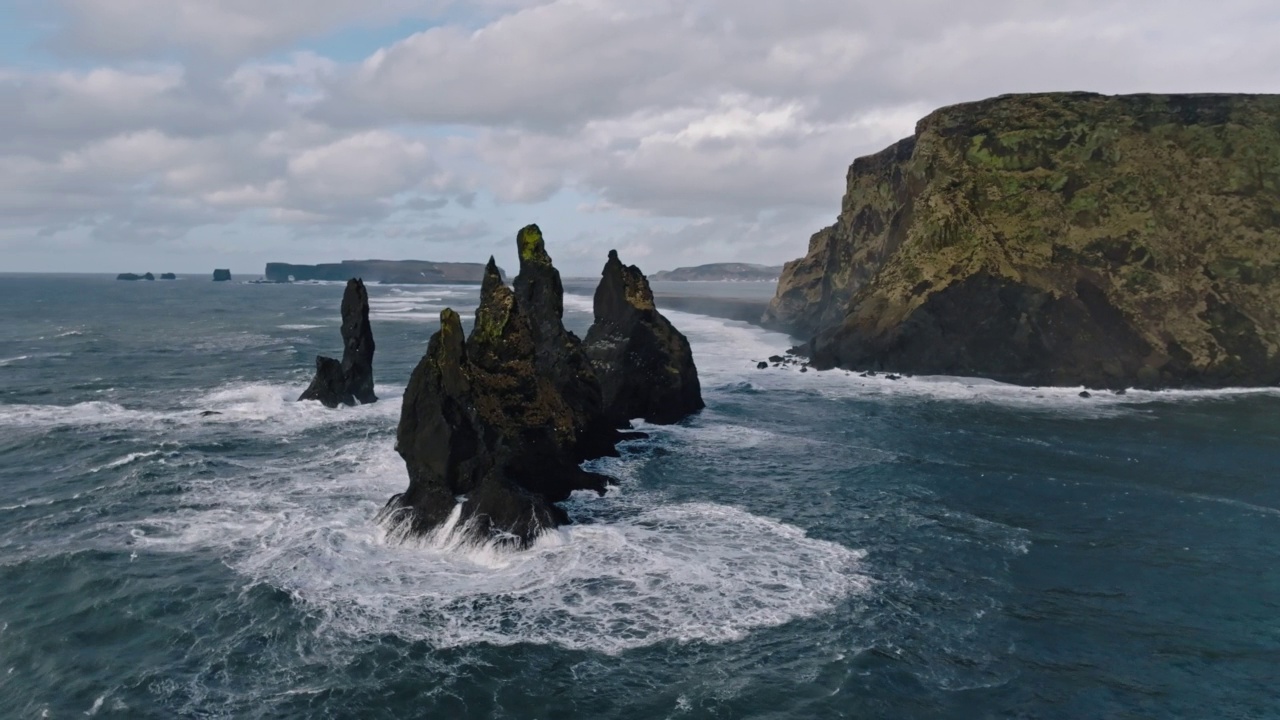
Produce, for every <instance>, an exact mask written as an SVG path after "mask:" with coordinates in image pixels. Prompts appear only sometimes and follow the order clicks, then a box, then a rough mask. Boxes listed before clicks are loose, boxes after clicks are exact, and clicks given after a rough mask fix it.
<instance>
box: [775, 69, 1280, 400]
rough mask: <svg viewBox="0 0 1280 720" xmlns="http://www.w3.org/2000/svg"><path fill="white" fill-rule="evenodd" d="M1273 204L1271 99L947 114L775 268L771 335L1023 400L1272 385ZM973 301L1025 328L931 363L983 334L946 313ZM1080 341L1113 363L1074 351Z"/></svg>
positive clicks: (1160, 100)
mask: <svg viewBox="0 0 1280 720" xmlns="http://www.w3.org/2000/svg"><path fill="white" fill-rule="evenodd" d="M1277 188H1280V96H1274V95H1130V96H1103V95H1095V94H1087V93H1047V94H1035V95H1011V96H1002V97H998V98H992V99H989V100H984V101H981V102H975V103H966V104H962V105H956V106H952V107H947V108H943V109H941V110H938V111H936V112H934V113H932V114H930V115H929V116H927V117H925V118H924V119H922V120H921V121H920V123H919V124H918V125H917V128H916V134H915V135H914V136H913V137H910V138H907V139H906V140H903V141H901V142H899V143H896V144H895V145H893V146H891V147H889V148H887V149H886V150H884V151H882V152H880V153H877V154H876V155H871V156H868V157H864V158H859V159H857V160H855V161H854V163H853V165H852V166H851V167H850V169H849V173H848V177H847V190H846V193H845V197H844V200H843V203H842V211H841V213H840V215H839V217H838V219H837V221H836V223H835V224H834V225H832V226H831V227H829V228H826V229H824V230H823V231H821V232H819V233H817V234H816V235H814V236H813V238H812V239H811V241H810V246H809V252H808V254H807V255H806V256H805V257H804V258H801V259H799V260H796V261H793V262H792V263H788V264H787V266H786V267H785V268H784V270H783V275H782V278H781V280H780V282H779V286H778V293H777V296H776V297H775V298H774V301H773V303H772V304H771V305H770V308H769V311H768V312H767V313H766V316H765V321H766V322H767V323H770V324H773V325H775V326H778V327H781V328H784V329H787V330H790V331H792V332H793V333H796V334H799V335H800V336H802V337H805V338H810V337H812V338H813V340H814V343H813V344H814V351H815V360H818V361H819V362H820V364H821V363H826V364H834V365H844V366H881V367H891V368H894V369H899V370H906V371H918V372H954V373H964V374H976V375H987V376H994V377H1000V378H1003V379H1009V380H1015V381H1024V382H1029V383H1046V382H1060V383H1077V382H1084V383H1091V384H1105V385H1116V384H1159V385H1181V384H1201V385H1222V384H1273V383H1275V382H1277V381H1280V360H1278V353H1280V283H1278V282H1277V274H1276V268H1277V267H1278V266H1280V228H1278V224H1280V193H1278V192H1277ZM979 276H981V277H982V278H986V280H981V281H979V280H975V279H974V278H977V277H979ZM1081 283H1084V284H1083V285H1082V284H1081ZM1082 287H1087V288H1094V289H1096V291H1097V292H1096V293H1094V291H1093V290H1085V291H1084V294H1083V295H1082V294H1081V288H1082ZM948 288H956V289H954V290H951V291H950V294H944V293H948ZM960 288H963V289H960ZM984 290H985V291H991V292H1002V293H1004V294H1005V295H1006V296H1007V297H1008V298H1013V297H1018V298H1022V300H1025V301H1026V302H1030V303H1032V305H1033V306H1029V307H1021V308H1020V307H1013V306H1010V305H1009V304H1008V303H1004V304H1000V303H997V305H998V306H999V307H1000V308H1004V309H1003V310H999V311H1000V312H1010V313H1014V312H1016V313H1017V314H1018V316H1019V317H1021V316H1025V317H1026V321H1025V323H1022V324H1021V325H1019V322H1018V320H1019V318H1018V317H1015V318H1013V322H1011V323H1010V324H1009V325H1008V328H1009V332H1010V333H1011V334H1010V335H1009V336H1008V337H1003V336H995V335H983V337H984V338H985V339H984V342H986V343H988V344H992V347H991V348H990V349H989V351H987V352H977V351H974V352H966V353H961V355H963V357H959V356H957V355H956V354H955V353H949V352H935V353H932V354H931V353H929V352H926V351H925V350H924V349H923V348H925V347H927V346H928V343H924V344H920V343H923V340H921V339H920V338H922V337H923V336H924V335H925V334H929V336H930V337H931V338H932V340H931V341H930V342H933V343H938V344H944V343H946V344H951V345H953V346H954V345H962V346H964V345H966V344H968V343H969V342H970V341H971V340H972V338H974V337H976V336H977V335H979V334H981V332H980V331H981V330H982V328H979V327H978V325H979V324H980V323H981V322H982V320H983V319H982V318H980V317H977V316H973V315H972V314H971V315H970V316H968V319H966V317H967V316H966V315H965V314H964V313H951V312H950V311H949V310H947V311H944V310H943V305H946V304H947V303H949V302H953V301H955V300H957V299H961V298H963V299H965V300H966V301H967V302H979V299H978V297H977V296H976V295H975V293H978V292H979V291H984ZM1085 296H1088V297H1085ZM947 298H952V299H951V300H948V299H947ZM1035 298H1038V299H1035ZM1015 305H1016V303H1015ZM1209 307H1214V308H1219V310H1215V311H1212V312H1210V311H1209V310H1208V309H1207V308H1209ZM1221 308H1227V309H1228V310H1222V309H1221ZM989 310H990V311H993V312H994V311H997V308H996V306H992V307H991V308H989ZM1053 313H1057V314H1056V315H1054V314H1053ZM1102 315H1106V316H1107V317H1106V318H1105V321H1104V320H1103V319H1100V318H1101V316H1102ZM944 317H945V318H947V323H950V324H946V323H942V324H940V323H941V319H942V318H944ZM1228 317H1229V318H1230V319H1231V322H1232V328H1233V329H1232V330H1231V331H1230V332H1229V333H1226V334H1224V333H1223V332H1221V331H1220V330H1221V328H1219V327H1217V324H1218V323H1221V322H1225V320H1224V318H1228ZM1068 318H1072V319H1071V320H1070V321H1071V322H1076V323H1083V325H1082V326H1081V327H1080V328H1078V329H1079V330H1080V332H1078V333H1076V334H1075V337H1076V339H1075V340H1073V339H1072V334H1071V333H1059V334H1055V333H1058V330H1057V329H1055V330H1054V331H1053V332H1050V331H1049V330H1047V329H1046V328H1045V327H1041V326H1040V325H1037V323H1039V322H1041V321H1043V322H1045V323H1047V322H1049V321H1050V320H1053V321H1054V322H1059V323H1063V322H1068ZM1090 323H1092V325H1090ZM994 324H997V325H998V324H999V323H994ZM1084 325H1089V327H1088V328H1086V327H1084ZM1244 325H1247V326H1248V327H1249V328H1250V330H1249V331H1248V332H1246V331H1244V330H1241V329H1240V328H1241V327H1243V326H1244ZM1104 326H1105V327H1104ZM1019 327H1021V328H1023V329H1022V330H1021V331H1019V330H1017V328H1019ZM1090 328H1092V329H1090ZM1095 331H1096V332H1095ZM984 332H985V331H984ZM1019 333H1020V334H1019ZM1015 334H1017V336H1018V337H1021V338H1024V339H1025V338H1031V339H1032V340H1034V341H1035V342H1040V343H1041V345H1043V344H1044V343H1046V342H1048V343H1049V345H1048V346H1046V347H1037V348H1030V346H1023V345H1019V341H1017V340H1016V339H1015V337H1014V335H1015ZM1050 336H1053V337H1052V338H1051V337H1050ZM1083 337H1091V338H1094V339H1095V340H1097V339H1099V338H1104V337H1105V338H1110V340H1108V341H1107V342H1109V343H1110V344H1106V343H1104V344H1103V345H1100V346H1097V347H1095V348H1093V349H1091V350H1089V351H1087V352H1085V351H1081V350H1080V348H1079V347H1078V346H1079V344H1080V342H1082V341H1081V340H1080V339H1079V338H1083ZM1224 337H1227V338H1234V340H1227V341H1224V340H1223V338H1224ZM1240 338H1247V341H1245V340H1240ZM1050 340H1052V342H1050ZM1099 341H1100V342H1101V340H1099ZM1224 342H1226V345H1224ZM1232 343H1235V344H1236V345H1240V343H1245V344H1246V345H1248V351H1247V352H1244V354H1243V355H1242V354H1241V352H1240V351H1236V352H1233V351H1232V349H1231V348H1229V347H1227V345H1231V344H1232ZM908 346H910V347H915V348H916V350H913V351H912V353H915V354H911V353H908V352H907V351H906V350H905V348H907V347H908ZM1242 347H1243V346H1242ZM935 349H938V348H935ZM997 355H1001V356H1011V357H1013V358H1015V360H1016V361H1015V362H1012V363H1009V362H1006V361H1005V360H1004V359H1000V360H999V361H998V362H997V360H996V359H995V356H997ZM930 357H933V358H934V359H933V360H930ZM948 358H950V359H948ZM957 358H958V359H957ZM1233 358H1245V359H1243V360H1235V359H1233Z"/></svg>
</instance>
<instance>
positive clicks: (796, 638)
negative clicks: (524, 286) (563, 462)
mask: <svg viewBox="0 0 1280 720" xmlns="http://www.w3.org/2000/svg"><path fill="white" fill-rule="evenodd" d="M568 286H569V287H570V290H571V292H572V293H573V294H570V295H568V296H566V301H565V302H566V309H567V313H566V324H567V325H568V326H569V327H570V328H571V329H573V330H575V331H576V332H578V333H579V334H580V335H581V334H583V333H585V330H586V328H587V326H588V325H589V323H590V320H591V318H590V310H591V300H590V297H589V295H588V294H586V290H584V289H583V288H584V287H588V286H583V285H581V284H578V285H575V284H573V283H568ZM699 286H700V289H699V290H698V291H697V293H694V294H702V295H706V296H709V297H714V298H717V299H725V298H729V299H732V298H735V297H744V298H748V299H752V298H754V299H759V296H760V294H761V289H760V286H758V285H752V284H745V283H713V284H699ZM342 289H343V288H342V286H341V285H340V284H294V285H254V284H245V283H238V282H233V283H213V282H210V281H209V280H208V279H207V276H201V277H184V278H181V279H179V280H177V281H170V282H161V281H157V282H132V283H130V282H119V281H116V280H114V279H112V278H110V277H106V276H102V277H98V276H51V275H13V274H9V275H4V276H0V305H2V306H3V307H5V308H8V310H7V311H6V312H5V316H4V320H3V322H0V381H2V382H0V717H3V718H41V717H50V718H70V717H76V718H82V717H86V716H88V717H97V718H188V717H197V718H222V717H227V718H402V717H424V718H547V719H551V718H556V719H560V718H691V719H692V718H769V719H771V720H772V719H777V720H781V719H789V718H797V719H798V718H806V719H807V718H1166V717H1186V718H1265V717H1280V689H1278V688H1277V681H1280V442H1277V439H1278V438H1280V391H1277V390H1275V389H1269V390H1222V391H1203V392H1200V391H1182V392H1142V391H1135V390H1131V391H1129V392H1128V393H1126V394H1124V395H1115V394H1111V393H1105V392H1095V393H1093V395H1092V397H1089V398H1083V397H1080V396H1079V391H1080V388H1023V387H1014V386H1009V385H1002V384H998V383H993V382H989V381H983V380H977V379H972V378H947V377H908V378H901V379H898V380H891V379H888V378H886V377H885V376H883V375H880V376H877V377H865V378H864V377H860V376H859V375H858V374H855V373H846V372H844V371H829V372H822V373H819V372H812V371H810V372H804V373H802V372H800V371H799V368H796V367H789V368H772V367H771V368H769V369H767V370H758V369H756V363H757V362H758V361H760V360H763V359H765V358H766V357H767V356H769V355H772V354H775V353H778V352H780V351H782V350H785V349H786V348H787V347H788V346H789V345H791V344H792V342H791V339H790V338H787V337H786V336H784V335H780V334H777V333H772V332H768V331H766V330H763V329H761V328H758V327H755V326H752V325H749V324H747V323H744V322H740V321H736V320H727V319H721V318H717V317H712V316H708V315H701V314H697V313H696V312H691V311H690V308H693V309H696V303H693V304H690V303H685V304H683V305H681V307H682V308H684V310H682V311H675V310H672V311H670V312H668V317H669V318H670V319H671V320H672V321H673V322H674V323H675V325H676V326H677V327H678V328H679V329H680V330H681V331H683V332H684V333H685V334H686V335H687V336H688V337H689V339H690V342H691V343H692V347H693V352H694V356H695V360H696V362H697V365H698V369H699V373H700V376H701V380H702V386H703V394H704V397H705V399H706V402H707V409H706V410H705V411H703V412H702V413H701V414H699V415H697V416H695V417H693V418H690V419H689V420H687V421H685V422H684V423H681V424H679V425H676V426H668V427H651V426H643V425H642V429H644V430H645V431H646V432H648V433H650V438H649V439H648V440H642V441H636V442H632V443H628V444H627V445H625V446H624V449H623V455H622V457H620V458H616V459H606V460H602V461H597V462H595V463H593V465H594V468H593V469H597V470H600V471H602V472H606V473H608V474H610V475H612V476H614V477H616V478H617V480H618V484H617V487H615V488H613V489H612V490H611V491H610V492H609V493H607V494H606V495H605V496H604V497H597V496H595V495H594V494H582V495H578V496H575V497H574V498H572V499H571V500H570V501H569V503H568V504H567V507H568V509H569V512H570V514H571V515H572V517H573V518H574V520H575V524H574V525H572V526H569V527H565V528H563V529H561V530H558V531H556V532H554V533H551V534H549V535H547V536H545V537H543V538H542V539H541V540H539V542H538V543H537V544H536V545H535V546H534V547H533V548H532V549H530V550H528V551H524V552H519V551H503V550H497V549H494V548H489V547H457V546H444V545H434V544H431V543H427V542H419V543H410V544H397V543H394V542H389V541H388V540H387V538H386V537H385V536H384V533H383V532H382V530H381V529H380V528H379V527H378V526H377V525H375V523H374V521H373V519H374V516H375V514H376V513H377V511H378V509H379V508H381V507H382V505H383V503H385V502H386V500H387V499H388V498H389V497H390V496H391V495H392V494H394V493H396V492H399V491H401V490H403V489H404V488H405V487H406V486H407V479H406V476H405V472H404V465H403V463H402V461H401V460H400V458H399V456H397V455H396V453H395V450H394V436H395V426H396V422H397V419H398V415H399V409H400V395H401V393H402V392H403V388H404V385H405V383H406V381H407V379H408V376H409V372H410V370H411V369H412V368H413V366H414V365H415V364H416V362H417V361H418V359H419V358H420V357H421V354H422V353H423V351H424V350H425V348H426V343H427V340H428V338H429V336H430V335H431V333H432V332H433V331H434V330H435V327H436V323H437V315H438V312H439V310H440V309H441V308H443V307H445V306H451V307H454V308H455V309H458V310H459V311H460V312H461V314H462V315H463V319H464V322H467V323H469V321H470V319H471V313H472V311H473V310H474V308H475V304H476V301H477V297H478V290H477V289H476V288H474V287H433V286H383V285H371V286H370V287H369V293H370V303H371V308H372V313H371V319H372V323H373V331H374V335H375V339H376V341H377V346H378V349H377V354H376V356H375V359H374V367H375V373H376V379H377V392H378V395H379V396H380V398H381V400H380V402H378V403H376V404H372V405H367V406H361V407H356V408H342V409H339V410H327V409H325V408H323V407H322V406H320V405H319V404H318V403H296V402H294V398H296V397H297V395H298V394H299V393H300V392H301V391H302V390H303V389H304V388H305V387H306V385H307V383H308V381H309V380H310V377H311V374H312V372H313V368H314V365H313V363H314V357H315V355H316V354H317V353H318V352H323V353H328V354H334V355H336V354H338V353H339V352H340V348H341V341H340V337H339V331H338V328H339V324H340V318H339V316H338V308H339V302H340V299H341V295H342ZM668 289H670V288H669V287H668ZM659 305H660V307H661V306H662V300H661V298H660V299H659ZM210 411H211V412H213V413H216V414H204V413H208V412H210Z"/></svg>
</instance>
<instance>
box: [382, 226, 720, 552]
mask: <svg viewBox="0 0 1280 720" xmlns="http://www.w3.org/2000/svg"><path fill="white" fill-rule="evenodd" d="M516 242H517V246H518V249H519V254H520V274H519V275H518V276H517V277H516V279H515V288H514V290H513V289H512V288H510V287H507V285H506V284H505V283H504V282H503V280H502V277H501V274H500V273H499V271H498V267H497V265H496V264H494V262H493V259H492V258H490V260H489V264H488V265H487V266H486V268H485V276H484V282H483V284H482V285H481V289H480V306H479V307H478V308H477V309H476V315H475V318H476V319H475V326H474V327H473V328H472V331H471V334H470V336H469V337H466V338H465V339H464V337H463V331H462V322H461V319H460V318H459V317H458V314H457V313H456V312H454V311H453V310H452V309H446V310H444V311H443V312H441V313H440V330H439V331H437V332H436V333H435V334H434V335H432V336H431V340H430V342H429V343H428V345H427V352H426V355H424V356H423V358H422V360H421V362H419V363H418V366H417V367H416V368H415V369H414V371H413V374H412V375H411V376H410V379H409V385H408V387H407V388H406V389H405V393H404V402H403V404H402V406H401V412H400V425H399V427H398V428H397V431H396V450H397V451H398V452H399V453H400V455H401V457H403V458H404V461H405V466H406V469H407V470H408V474H409V488H408V490H406V491H405V492H404V493H401V494H399V495H396V496H395V497H393V498H391V500H390V501H389V502H388V503H387V506H386V508H384V510H383V513H382V516H381V519H382V521H383V522H384V523H386V524H387V525H388V526H389V527H390V528H391V532H392V533H393V535H401V536H405V535H421V534H424V533H430V532H433V531H436V530H440V529H447V530H450V531H452V532H459V533H463V534H464V536H465V537H466V538H468V539H470V540H472V541H490V540H491V541H496V542H499V543H503V544H509V545H514V546H525V545H528V544H529V543H530V542H532V541H533V540H534V539H535V538H536V537H537V536H538V535H539V534H540V533H542V532H543V531H545V530H547V529H549V528H554V527H556V526H559V525H563V524H565V523H567V522H568V521H569V518H568V515H567V514H566V513H565V511H564V510H563V509H562V508H560V507H559V506H557V505H556V503H558V502H560V501H562V500H564V499H566V498H568V497H569V494H570V493H571V492H573V491H574V490H595V491H598V492H602V491H603V490H604V488H605V486H606V484H607V483H608V481H609V478H607V477H605V476H603V475H599V474H596V473H592V472H588V471H585V470H583V469H582V468H581V467H580V465H581V463H582V462H583V461H585V460H590V459H593V458H598V457H603V456H606V455H616V454H617V449H616V446H617V443H618V442H619V441H620V440H621V439H623V437H624V436H623V435H622V434H621V433H620V432H619V431H618V430H617V425H619V424H620V423H619V422H618V417H619V414H618V413H617V412H616V411H614V410H612V409H611V408H610V407H608V406H607V405H606V404H605V401H604V395H603V393H602V390H601V382H600V379H599V377H598V376H597V374H596V370H595V368H594V366H593V363H592V361H591V359H590V358H589V357H588V352H587V350H586V349H584V346H583V343H582V342H581V341H580V340H579V339H578V338H577V336H575V335H574V334H573V333H571V332H569V331H568V330H566V329H565V328H564V324H563V322H562V316H563V313H564V296H563V293H564V291H563V287H562V285H561V281H560V273H559V272H558V271H557V270H556V269H555V267H554V266H553V265H552V262H551V257H550V255H548V254H547V251H546V248H545V245H544V242H543V237H542V232H541V230H539V228H538V226H536V225H530V226H527V227H525V228H523V229H522V230H521V231H520V232H519V234H518V235H517V238H516ZM614 261H616V256H615V257H614V258H611V262H614ZM594 331H595V330H594V328H593V332H594ZM695 382H696V379H695ZM698 407H701V399H700V398H699V400H698Z"/></svg>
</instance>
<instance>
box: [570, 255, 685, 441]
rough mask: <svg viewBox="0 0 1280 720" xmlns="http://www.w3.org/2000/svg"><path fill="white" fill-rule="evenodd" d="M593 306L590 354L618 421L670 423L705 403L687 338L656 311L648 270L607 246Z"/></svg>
mask: <svg viewBox="0 0 1280 720" xmlns="http://www.w3.org/2000/svg"><path fill="white" fill-rule="evenodd" d="M594 309H595V323H594V324H592V326H591V329H590V330H589V331H588V332H587V343H586V344H587V355H588V356H589V357H590V358H591V363H592V365H593V366H594V367H595V371H596V376H597V377H599V378H600V387H601V391H602V392H603V396H604V404H605V406H606V407H608V408H609V416H610V417H611V418H612V419H613V421H614V422H615V423H617V424H619V425H626V424H627V423H628V421H629V420H631V419H632V418H644V420H646V421H647V422H652V423H661V424H669V423H674V422H678V421H679V420H680V419H681V418H684V417H687V416H688V415H690V414H691V413H695V412H697V411H699V410H701V409H702V408H703V407H704V406H705V405H704V403H703V402H702V388H701V386H700V385H699V383H698V369H697V368H696V367H695V366H694V364H693V353H692V351H690V350H689V340H688V339H686V338H685V336H684V335H682V334H680V331H679V330H676V329H675V328H674V327H673V326H672V325H671V323H670V322H669V321H668V320H667V319H666V318H665V317H663V315H662V313H660V312H658V309H657V307H655V306H654V304H653V292H652V291H651V290H650V289H649V281H648V280H646V279H645V277H644V273H642V272H640V269H639V268H637V267H636V266H635V265H623V264H622V261H621V260H619V259H618V252H617V251H616V250H610V251H609V261H608V262H606V263H605V266H604V271H603V272H602V273H601V278H600V285H599V286H598V287H597V288H596V295H595V302H594Z"/></svg>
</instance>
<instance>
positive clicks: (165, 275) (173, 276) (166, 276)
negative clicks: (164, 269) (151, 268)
mask: <svg viewBox="0 0 1280 720" xmlns="http://www.w3.org/2000/svg"><path fill="white" fill-rule="evenodd" d="M160 279H161V280H177V279H178V276H177V275H176V274H174V273H160Z"/></svg>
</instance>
